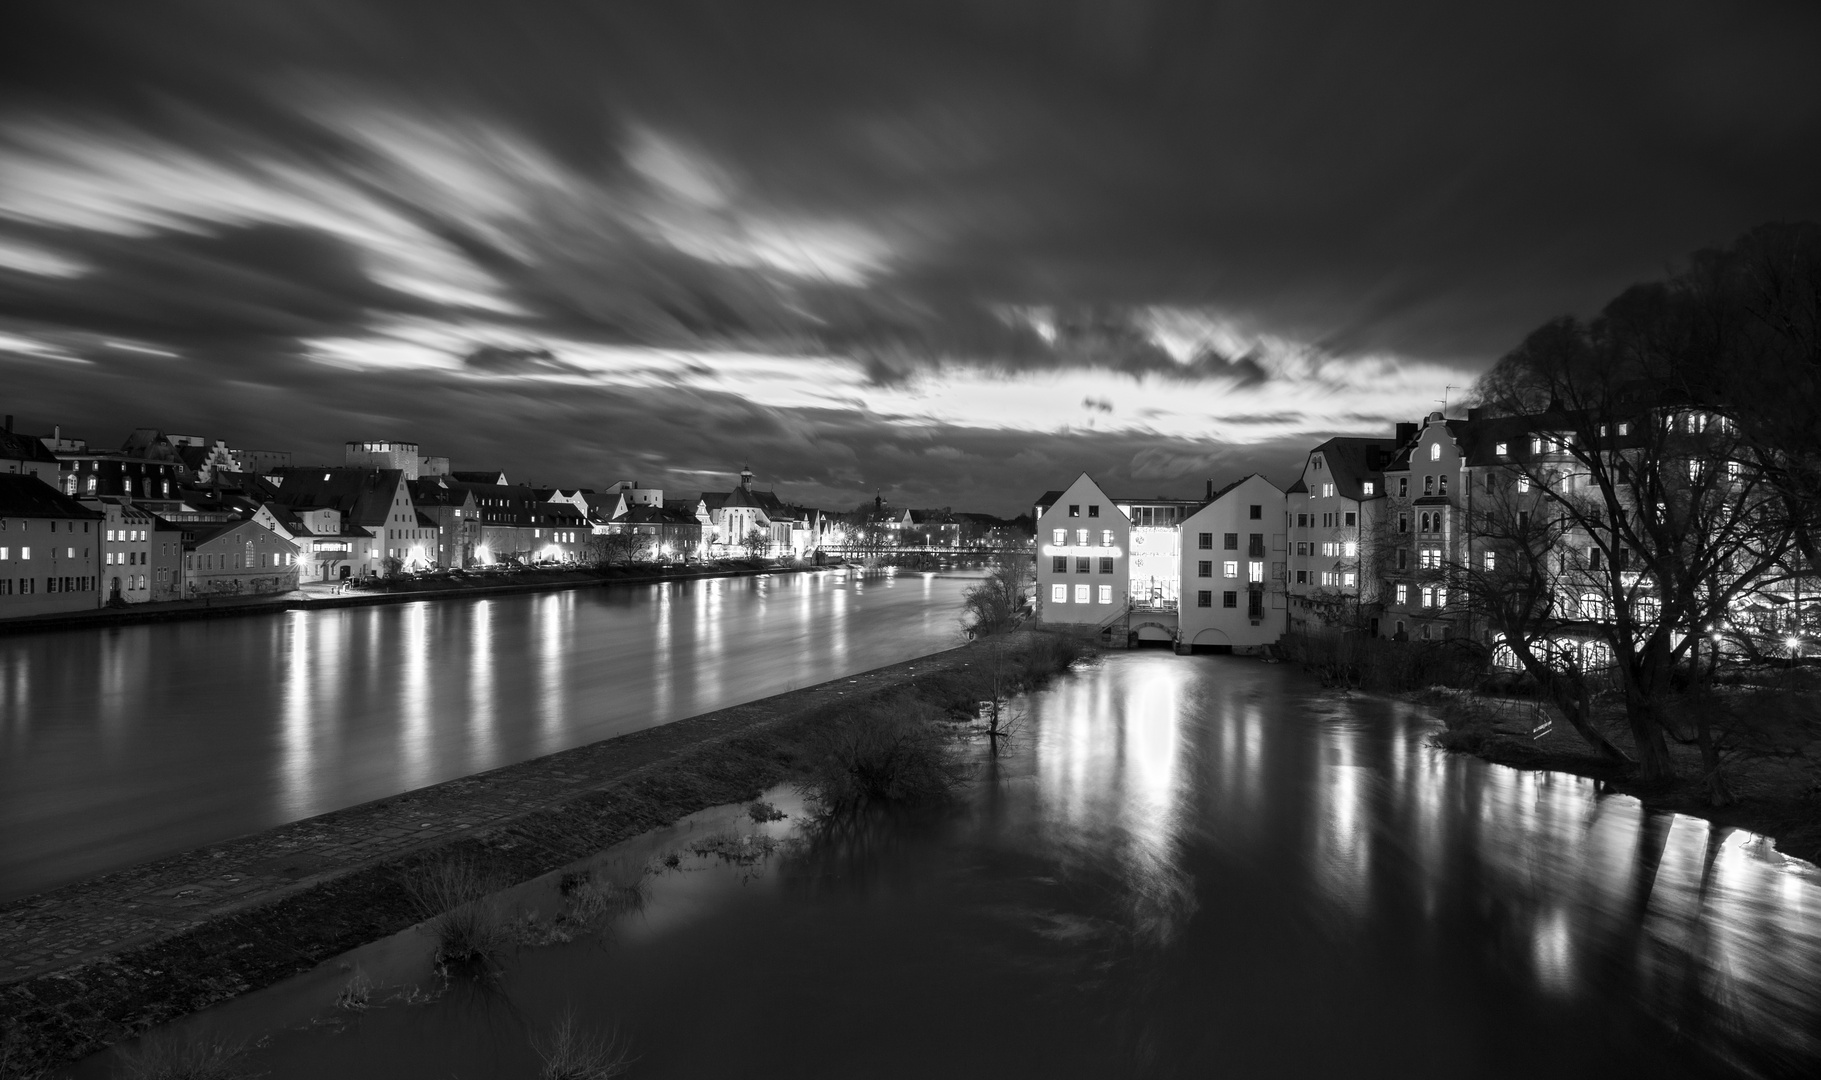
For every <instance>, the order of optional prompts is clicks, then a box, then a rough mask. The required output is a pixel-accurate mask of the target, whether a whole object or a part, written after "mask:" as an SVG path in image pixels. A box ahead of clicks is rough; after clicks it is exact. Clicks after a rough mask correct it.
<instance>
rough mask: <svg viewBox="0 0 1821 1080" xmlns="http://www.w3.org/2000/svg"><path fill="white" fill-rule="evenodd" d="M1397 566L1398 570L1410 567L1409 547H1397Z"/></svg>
mask: <svg viewBox="0 0 1821 1080" xmlns="http://www.w3.org/2000/svg"><path fill="white" fill-rule="evenodd" d="M1397 568H1398V569H1399V570H1408V569H1410V549H1409V548H1398V549H1397Z"/></svg>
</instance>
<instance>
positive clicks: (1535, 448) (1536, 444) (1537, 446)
mask: <svg viewBox="0 0 1821 1080" xmlns="http://www.w3.org/2000/svg"><path fill="white" fill-rule="evenodd" d="M1530 452H1531V453H1533V454H1540V453H1542V452H1543V440H1542V439H1531V440H1530Z"/></svg>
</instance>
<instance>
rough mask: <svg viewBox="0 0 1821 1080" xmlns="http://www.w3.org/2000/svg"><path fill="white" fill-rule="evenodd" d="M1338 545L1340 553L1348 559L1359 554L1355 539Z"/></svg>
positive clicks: (1357, 542) (1357, 543)
mask: <svg viewBox="0 0 1821 1080" xmlns="http://www.w3.org/2000/svg"><path fill="white" fill-rule="evenodd" d="M1340 547H1341V554H1342V555H1345V556H1346V557H1347V558H1349V559H1351V558H1355V557H1357V556H1358V555H1359V541H1357V540H1349V541H1347V542H1346V543H1344V544H1342V545H1341V546H1340Z"/></svg>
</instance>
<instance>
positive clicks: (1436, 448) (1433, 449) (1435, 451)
mask: <svg viewBox="0 0 1821 1080" xmlns="http://www.w3.org/2000/svg"><path fill="white" fill-rule="evenodd" d="M1429 460H1430V461H1440V460H1442V444H1441V443H1438V442H1436V443H1430V444H1429Z"/></svg>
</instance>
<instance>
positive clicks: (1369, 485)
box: [1359, 480, 1378, 495]
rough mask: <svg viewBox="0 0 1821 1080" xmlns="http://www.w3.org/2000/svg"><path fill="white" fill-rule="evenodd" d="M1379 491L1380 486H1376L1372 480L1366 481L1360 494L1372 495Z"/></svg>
mask: <svg viewBox="0 0 1821 1080" xmlns="http://www.w3.org/2000/svg"><path fill="white" fill-rule="evenodd" d="M1377 489H1378V485H1377V484H1374V483H1373V482H1372V481H1370V480H1368V481H1366V482H1365V483H1363V484H1361V485H1360V486H1359V491H1360V494H1362V495H1370V494H1372V493H1373V492H1374V491H1376V490H1377Z"/></svg>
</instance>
